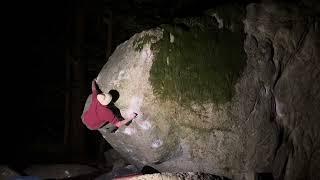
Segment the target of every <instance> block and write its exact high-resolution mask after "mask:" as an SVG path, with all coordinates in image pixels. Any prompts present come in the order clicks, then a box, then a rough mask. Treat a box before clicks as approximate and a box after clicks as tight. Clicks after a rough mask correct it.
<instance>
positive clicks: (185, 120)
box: [85, 4, 320, 179]
mask: <svg viewBox="0 0 320 180" xmlns="http://www.w3.org/2000/svg"><path fill="white" fill-rule="evenodd" d="M218 16H219V14H216V13H215V16H214V17H215V18H218V19H219V17H218ZM218 24H219V23H218ZM243 24H244V29H243V31H241V30H240V31H239V32H237V31H236V30H234V29H233V30H232V31H230V30H228V29H224V28H221V26H220V27H218V26H217V28H216V29H214V30H213V32H214V33H213V32H211V31H210V32H209V33H207V34H205V35H203V34H201V33H202V32H203V29H201V28H195V29H193V27H192V28H189V29H187V30H186V29H183V28H180V29H173V28H171V27H170V28H168V27H161V28H156V29H151V30H147V31H143V32H141V33H138V34H136V35H134V36H133V37H132V38H130V39H129V40H127V41H126V42H124V43H122V44H120V45H119V46H118V47H117V49H116V50H115V51H114V53H113V54H112V56H111V57H110V58H109V60H108V61H107V63H106V64H105V66H104V67H103V68H102V70H101V72H100V73H99V75H98V77H97V82H98V85H99V87H100V88H101V90H102V91H103V92H109V91H110V90H116V91H118V93H119V95H120V96H119V99H117V101H116V102H115V106H116V107H117V108H119V110H120V112H121V114H122V116H123V117H127V116H128V115H129V114H130V113H132V112H136V113H138V114H139V116H138V118H137V119H136V120H134V121H133V122H132V123H131V124H130V125H129V126H125V127H122V128H120V129H119V130H118V131H116V132H115V133H110V132H109V131H107V130H106V129H105V128H101V129H99V131H100V132H101V134H102V135H103V137H104V138H105V139H106V141H108V142H109V143H110V144H111V145H112V146H113V148H114V149H115V150H117V151H118V152H119V153H120V154H121V155H122V156H123V157H125V158H126V159H127V160H128V161H129V162H130V163H132V164H134V165H136V166H138V167H143V166H144V165H149V166H152V167H154V168H155V169H157V170H159V171H161V172H204V173H211V174H216V175H223V176H226V177H229V178H233V179H253V178H254V177H255V174H256V173H265V172H268V173H273V175H274V176H275V178H276V179H281V178H284V179H318V178H319V172H320V171H319V165H318V164H319V157H320V151H319V150H320V149H319V139H320V138H319V131H318V130H319V129H320V128H319V124H320V121H319V118H320V112H319V110H320V108H319V107H320V83H319V82H320V68H319V67H320V66H319V64H320V62H319V48H320V46H319V34H320V33H319V25H318V24H319V22H318V20H317V19H316V18H314V17H312V16H306V15H305V14H303V12H302V11H300V10H299V9H297V8H296V7H293V6H290V5H286V6H282V5H281V6H280V5H275V4H251V5H248V6H247V8H246V17H245V18H244V19H243ZM199 29H200V30H199ZM186 31H187V33H186ZM242 32H244V33H245V34H244V33H242ZM212 33H213V34H212ZM208 34H211V35H212V36H214V38H212V39H210V38H211V37H212V36H211V35H210V36H207V35H208ZM242 36H243V39H242V38H241V37H242ZM208 37H209V38H208ZM236 37H239V38H236ZM184 39H188V40H189V44H188V42H185V41H182V40H184ZM206 40H208V42H207V41H206ZM204 41H205V43H203V42H204ZM186 44H187V45H186ZM204 44H205V45H204ZM200 47H203V48H200ZM208 47H210V48H208ZM190 52H192V53H190ZM193 54H196V55H197V56H198V57H201V58H199V59H196V60H195V61H193V59H192V58H197V56H193ZM243 54H245V56H243ZM190 57H192V58H190ZM244 57H245V59H244V61H243V58H244ZM208 59H209V60H208ZM208 77H209V78H208ZM199 87H200V88H199ZM226 92H228V93H226ZM203 97H205V98H203ZM89 104H90V98H88V101H87V103H86V107H85V110H86V108H87V106H88V105H89Z"/></svg>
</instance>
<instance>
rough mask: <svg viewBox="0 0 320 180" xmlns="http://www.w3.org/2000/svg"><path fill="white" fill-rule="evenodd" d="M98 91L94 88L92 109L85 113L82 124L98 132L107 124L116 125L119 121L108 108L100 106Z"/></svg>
mask: <svg viewBox="0 0 320 180" xmlns="http://www.w3.org/2000/svg"><path fill="white" fill-rule="evenodd" d="M97 95H98V93H97V90H96V88H95V87H93V88H92V100H91V104H90V107H89V108H88V110H87V111H86V112H85V113H84V115H83V119H82V122H83V123H84V124H85V125H86V126H87V128H88V129H90V130H97V129H99V128H101V127H102V126H103V125H104V124H106V123H111V124H114V125H115V124H116V123H117V122H119V119H118V118H117V117H116V116H115V115H114V114H113V112H112V111H111V110H110V109H109V108H108V107H106V106H103V105H101V104H100V102H99V101H98V99H97Z"/></svg>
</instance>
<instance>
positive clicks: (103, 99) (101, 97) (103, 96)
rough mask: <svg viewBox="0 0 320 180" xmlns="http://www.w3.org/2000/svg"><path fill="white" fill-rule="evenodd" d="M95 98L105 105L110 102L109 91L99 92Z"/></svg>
mask: <svg viewBox="0 0 320 180" xmlns="http://www.w3.org/2000/svg"><path fill="white" fill-rule="evenodd" d="M97 99H98V101H99V103H100V104H101V105H103V106H106V105H108V104H109V103H110V102H111V100H112V96H111V94H109V93H107V94H105V93H101V94H98V95H97Z"/></svg>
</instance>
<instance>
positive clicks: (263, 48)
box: [244, 4, 320, 179]
mask: <svg viewBox="0 0 320 180" xmlns="http://www.w3.org/2000/svg"><path fill="white" fill-rule="evenodd" d="M244 24H245V31H246V33H247V38H246V43H245V44H246V45H245V50H246V53H247V55H248V62H250V63H251V64H252V66H253V67H254V68H253V70H254V71H256V73H257V75H258V76H257V77H258V78H257V79H256V81H257V82H259V83H260V84H261V85H262V87H261V88H262V90H263V91H264V92H263V93H264V94H270V100H262V101H261V99H260V100H259V101H260V103H261V104H264V105H265V104H269V102H270V103H271V105H272V111H271V114H270V121H271V122H274V123H275V124H276V127H277V146H276V148H275V149H274V155H275V157H274V158H273V161H272V166H271V167H272V169H273V174H274V176H275V178H277V179H278V178H284V179H319V178H320V176H319V153H320V149H319V142H320V138H319V135H320V133H319V129H320V121H319V118H320V112H319V109H320V91H319V90H320V83H319V82H320V59H319V50H320V46H319V43H320V39H319V35H320V33H319V19H317V18H316V17H313V16H311V15H306V14H303V11H302V10H301V9H298V8H297V7H294V6H290V5H286V6H280V5H278V6H277V5H274V4H265V5H257V4H252V5H249V6H248V7H247V17H246V20H245V22H244ZM260 97H261V96H260ZM254 114H255V113H254ZM262 135H263V136H265V134H262ZM257 163H259V161H258V162H257Z"/></svg>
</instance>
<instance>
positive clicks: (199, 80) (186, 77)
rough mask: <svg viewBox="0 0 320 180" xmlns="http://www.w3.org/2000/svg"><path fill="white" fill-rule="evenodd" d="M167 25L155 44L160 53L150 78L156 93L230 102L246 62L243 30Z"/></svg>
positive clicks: (183, 99) (184, 99) (182, 99)
mask: <svg viewBox="0 0 320 180" xmlns="http://www.w3.org/2000/svg"><path fill="white" fill-rule="evenodd" d="M163 28H164V32H163V38H162V39H161V40H160V41H158V42H157V43H154V44H152V47H151V48H152V50H153V51H155V52H156V57H155V62H154V64H153V66H152V69H151V76H150V78H149V80H150V81H151V83H152V85H153V87H154V93H155V94H157V95H159V96H161V98H162V99H164V100H166V99H174V100H176V101H177V102H179V103H182V104H185V103H187V104H190V102H191V101H192V102H197V103H205V102H216V103H225V102H227V101H230V99H231V98H232V96H233V94H234V84H235V83H236V81H237V79H238V77H239V76H240V74H241V72H242V70H243V68H244V67H245V65H246V56H245V52H244V51H243V33H242V32H241V31H238V32H231V31H229V30H227V29H206V30H204V29H201V28H198V27H192V28H188V29H186V28H182V27H180V26H177V25H175V26H170V25H164V26H163ZM145 39H148V38H147V37H146V38H145ZM141 42H144V39H143V40H142V41H141Z"/></svg>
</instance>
